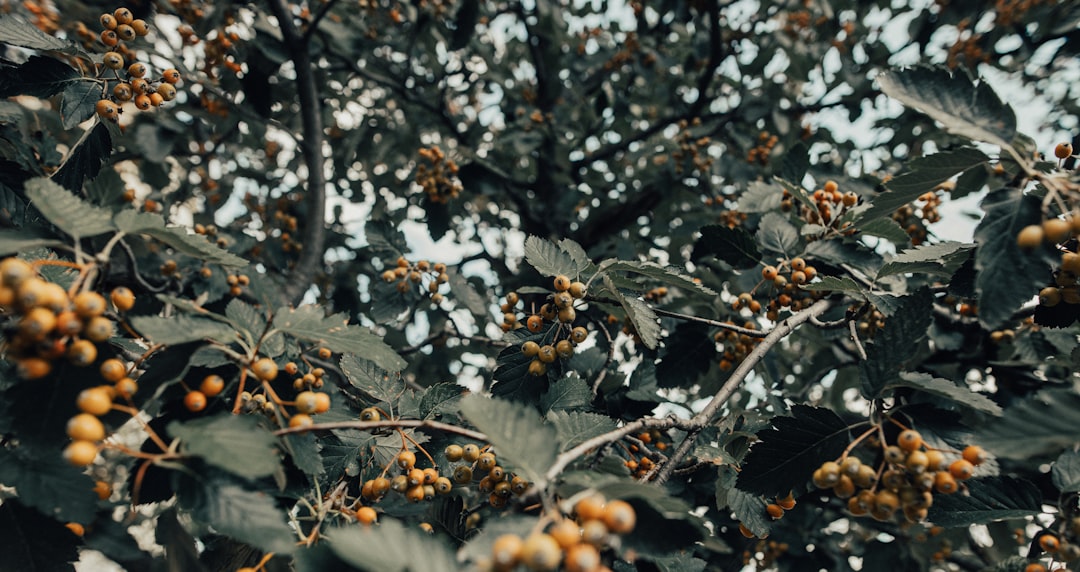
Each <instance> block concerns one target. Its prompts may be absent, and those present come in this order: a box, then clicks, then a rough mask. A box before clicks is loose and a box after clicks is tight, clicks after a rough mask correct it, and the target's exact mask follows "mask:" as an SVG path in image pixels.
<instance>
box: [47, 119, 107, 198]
mask: <svg viewBox="0 0 1080 572" xmlns="http://www.w3.org/2000/svg"><path fill="white" fill-rule="evenodd" d="M110 154H112V136H111V135H109V128H108V127H106V126H105V124H104V123H101V122H98V123H96V124H95V125H94V127H93V128H92V129H90V130H88V131H86V132H85V133H83V136H82V137H81V138H79V141H78V142H77V143H75V146H74V147H72V149H71V151H69V152H68V156H67V157H66V158H64V162H63V164H61V165H60V168H59V169H57V171H56V172H55V173H53V175H52V178H53V180H54V181H56V182H57V183H58V184H59V185H60V186H61V187H64V188H65V189H67V190H69V191H71V192H73V193H78V192H81V191H82V188H83V182H84V181H86V180H87V179H93V178H94V177H96V176H97V175H98V173H99V172H100V171H101V165H102V163H104V162H105V160H106V159H108V158H109V155H110Z"/></svg>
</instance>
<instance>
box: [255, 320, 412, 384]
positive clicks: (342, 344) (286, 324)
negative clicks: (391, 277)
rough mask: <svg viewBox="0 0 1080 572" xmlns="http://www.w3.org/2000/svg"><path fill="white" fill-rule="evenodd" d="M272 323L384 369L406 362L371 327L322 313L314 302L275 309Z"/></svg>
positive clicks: (299, 336)
mask: <svg viewBox="0 0 1080 572" xmlns="http://www.w3.org/2000/svg"><path fill="white" fill-rule="evenodd" d="M274 327H275V328H277V329H279V330H281V331H283V332H285V333H287V334H289V335H291V336H293V337H294V338H297V339H300V340H305V341H309V342H315V343H318V344H321V345H322V346H323V347H326V348H329V349H330V351H332V352H339V353H354V354H359V355H362V356H364V357H365V358H366V359H369V360H371V361H373V362H375V364H376V365H378V366H379V367H381V368H383V369H386V370H387V371H401V370H403V369H405V366H406V365H408V364H406V362H405V360H404V359H402V357H401V356H399V355H398V354H397V352H395V351H394V349H393V348H391V347H390V346H388V345H386V342H383V341H382V338H380V337H379V336H377V335H375V334H374V333H372V332H371V330H369V329H367V328H365V327H362V326H354V325H350V324H348V320H347V319H346V318H345V317H344V316H343V315H342V314H337V315H333V316H326V315H325V312H324V311H323V309H322V308H321V307H320V306H316V305H314V304H308V305H304V306H300V307H299V308H281V309H279V310H278V311H277V313H276V314H275V315H274Z"/></svg>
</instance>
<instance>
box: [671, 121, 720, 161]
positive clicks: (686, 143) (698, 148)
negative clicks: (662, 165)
mask: <svg viewBox="0 0 1080 572" xmlns="http://www.w3.org/2000/svg"><path fill="white" fill-rule="evenodd" d="M698 125H701V120H700V119H698V118H696V117H695V118H694V120H693V122H692V123H690V122H687V121H686V120H685V119H683V120H681V121H679V133H678V135H676V136H675V144H676V145H678V147H679V148H678V149H676V150H675V151H673V152H672V153H671V160H672V161H673V162H674V163H675V174H676V175H682V174H683V171H684V170H686V168H687V167H689V168H690V170H691V171H697V172H699V173H706V172H708V171H709V168H710V167H712V164H713V158H712V157H710V156H709V153H708V148H709V145H710V144H711V143H712V140H711V139H709V138H708V137H705V136H702V137H695V136H694V134H693V133H692V132H691V129H690V127H691V126H694V127H696V126H698Z"/></svg>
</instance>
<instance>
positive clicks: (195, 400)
mask: <svg viewBox="0 0 1080 572" xmlns="http://www.w3.org/2000/svg"><path fill="white" fill-rule="evenodd" d="M184 407H186V408H187V410H188V411H191V412H193V413H198V412H199V411H202V410H203V409H206V395H203V392H201V391H189V392H188V393H187V395H185V396H184Z"/></svg>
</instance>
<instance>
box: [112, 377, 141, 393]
mask: <svg viewBox="0 0 1080 572" xmlns="http://www.w3.org/2000/svg"><path fill="white" fill-rule="evenodd" d="M113 389H114V390H116V394H117V395H119V396H120V397H127V398H130V397H131V396H132V395H135V392H136V391H138V390H139V385H138V384H137V383H135V380H134V379H131V378H130V377H123V378H120V380H119V381H117V382H116V383H115V384H114V385H113Z"/></svg>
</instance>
